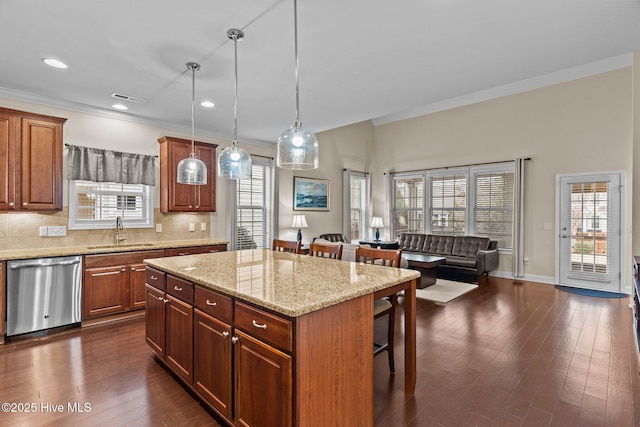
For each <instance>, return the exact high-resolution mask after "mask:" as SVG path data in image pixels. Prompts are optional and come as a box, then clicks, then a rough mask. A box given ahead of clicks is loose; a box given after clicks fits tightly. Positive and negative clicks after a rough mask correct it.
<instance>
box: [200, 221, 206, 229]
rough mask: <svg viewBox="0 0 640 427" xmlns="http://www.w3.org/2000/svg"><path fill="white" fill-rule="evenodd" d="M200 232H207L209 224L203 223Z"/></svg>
mask: <svg viewBox="0 0 640 427" xmlns="http://www.w3.org/2000/svg"><path fill="white" fill-rule="evenodd" d="M200 231H207V223H206V222H201V223H200Z"/></svg>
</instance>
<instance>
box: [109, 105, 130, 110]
mask: <svg viewBox="0 0 640 427" xmlns="http://www.w3.org/2000/svg"><path fill="white" fill-rule="evenodd" d="M112 107H113V108H115V109H116V110H123V111H124V110H128V109H129V107H127V106H126V105H122V104H113V105H112Z"/></svg>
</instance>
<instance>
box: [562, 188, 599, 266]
mask: <svg viewBox="0 0 640 427" xmlns="http://www.w3.org/2000/svg"><path fill="white" fill-rule="evenodd" d="M608 186H609V183H608V182H583V183H574V184H571V265H570V271H571V272H573V273H582V274H584V273H586V274H593V275H607V274H608V273H609V271H608V262H607V254H608V250H607V249H608V245H609V240H608V238H607V212H608V206H609V200H608V193H609V188H608Z"/></svg>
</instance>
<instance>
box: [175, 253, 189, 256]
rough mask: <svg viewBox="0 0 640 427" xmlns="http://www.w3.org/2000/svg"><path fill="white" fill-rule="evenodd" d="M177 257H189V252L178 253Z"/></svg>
mask: <svg viewBox="0 0 640 427" xmlns="http://www.w3.org/2000/svg"><path fill="white" fill-rule="evenodd" d="M178 255H179V256H182V255H189V252H180V253H179V254H178Z"/></svg>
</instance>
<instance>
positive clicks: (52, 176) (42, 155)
mask: <svg viewBox="0 0 640 427" xmlns="http://www.w3.org/2000/svg"><path fill="white" fill-rule="evenodd" d="M65 121H66V119H63V118H58V117H49V116H41V115H37V114H31V113H26V112H22V111H16V110H9V109H6V108H0V211H11V212H20V211H26V212H30V211H55V210H62V183H63V177H62V148H63V142H62V126H63V124H64V122H65Z"/></svg>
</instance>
